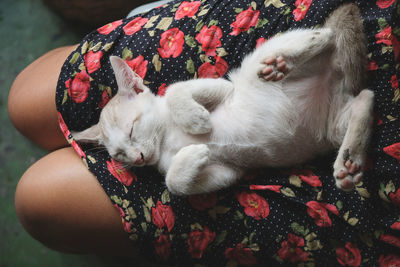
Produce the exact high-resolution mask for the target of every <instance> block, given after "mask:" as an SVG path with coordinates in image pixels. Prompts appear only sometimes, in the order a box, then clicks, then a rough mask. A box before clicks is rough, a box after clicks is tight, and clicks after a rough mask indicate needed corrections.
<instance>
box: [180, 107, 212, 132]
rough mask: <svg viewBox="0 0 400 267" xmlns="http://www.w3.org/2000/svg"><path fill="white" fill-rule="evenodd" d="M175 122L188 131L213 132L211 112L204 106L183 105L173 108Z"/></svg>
mask: <svg viewBox="0 0 400 267" xmlns="http://www.w3.org/2000/svg"><path fill="white" fill-rule="evenodd" d="M173 118H174V121H175V123H176V124H177V125H178V126H179V127H180V128H181V129H182V130H183V131H184V132H186V133H188V134H193V135H198V134H207V133H209V132H211V129H212V125H211V120H210V112H208V110H207V109H205V108H204V107H203V106H201V105H199V104H197V103H194V104H193V105H186V106H185V105H182V106H179V107H176V108H175V109H174V110H173Z"/></svg>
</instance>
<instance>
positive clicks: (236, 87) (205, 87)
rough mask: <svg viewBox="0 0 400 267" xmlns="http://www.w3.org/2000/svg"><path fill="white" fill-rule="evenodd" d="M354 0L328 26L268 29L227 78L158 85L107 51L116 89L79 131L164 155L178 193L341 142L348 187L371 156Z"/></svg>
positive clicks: (343, 181)
mask: <svg viewBox="0 0 400 267" xmlns="http://www.w3.org/2000/svg"><path fill="white" fill-rule="evenodd" d="M362 30H363V28H362V23H361V20H360V16H359V11H358V8H357V6H356V5H354V4H346V5H344V6H341V7H339V8H338V9H337V10H336V11H334V12H333V13H332V15H331V16H330V17H329V19H328V20H327V22H326V23H325V25H324V26H323V27H322V28H321V29H299V30H293V31H289V32H286V33H283V34H281V35H279V36H276V37H274V38H272V39H270V40H269V41H268V42H266V43H265V44H263V45H262V46H260V47H259V48H257V49H256V50H255V51H254V52H253V53H252V54H250V55H248V56H246V58H245V59H244V60H243V62H242V64H241V67H240V68H239V69H237V70H234V71H232V72H231V73H230V75H229V78H230V80H225V79H222V78H220V79H197V80H189V81H184V82H178V83H175V84H172V85H170V86H169V87H168V90H167V93H166V96H165V97H158V96H155V95H153V94H152V93H151V91H150V90H149V88H147V87H146V86H145V85H144V84H143V81H142V79H141V78H140V77H139V76H138V75H136V74H135V73H134V72H133V71H132V70H131V69H130V68H129V66H128V65H127V64H126V63H125V62H124V61H123V60H122V59H120V58H118V57H115V56H112V57H111V58H110V61H111V64H112V67H113V69H114V72H115V76H116V80H117V83H118V93H117V94H116V95H115V96H114V97H113V98H112V99H111V100H110V102H109V103H108V104H107V105H106V107H105V108H104V109H103V110H102V113H101V116H100V120H99V123H98V124H96V125H94V126H92V127H91V128H89V129H87V130H85V131H83V132H80V133H73V136H74V138H75V139H76V140H78V141H81V142H97V143H99V144H101V145H104V146H105V147H106V148H107V150H108V152H109V153H110V155H111V156H112V157H113V158H114V159H116V160H118V161H121V162H124V163H127V164H130V165H133V166H143V165H157V166H158V168H159V170H160V171H161V172H163V173H166V184H167V187H168V189H169V190H170V191H171V192H172V193H174V194H180V195H187V194H198V193H204V192H209V191H214V190H218V189H221V188H225V187H227V186H230V185H232V184H233V183H235V182H237V181H238V180H239V178H240V177H241V176H242V175H243V174H244V172H245V171H246V170H248V169H251V168H257V167H287V166H293V165H296V164H300V163H303V162H305V161H307V160H309V159H311V158H313V157H315V156H317V155H318V154H321V153H324V152H327V151H329V150H332V149H335V148H339V152H338V156H337V159H336V161H335V163H334V174H333V175H334V177H335V179H336V185H337V186H338V187H339V188H342V189H344V190H351V189H352V188H353V187H354V184H356V183H358V182H359V181H360V179H361V176H362V174H363V168H364V166H365V158H366V148H367V145H368V140H369V136H370V132H371V127H372V109H373V93H372V92H371V91H369V90H361V89H362V88H363V81H364V78H365V77H364V76H365V73H364V70H365V65H366V64H365V60H366V48H365V45H364V35H363V31H362Z"/></svg>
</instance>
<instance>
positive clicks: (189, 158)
mask: <svg viewBox="0 0 400 267" xmlns="http://www.w3.org/2000/svg"><path fill="white" fill-rule="evenodd" d="M209 156H210V150H209V148H208V147H207V145H204V144H199V145H189V146H186V147H183V148H182V149H181V150H179V152H178V153H177V154H176V155H175V156H174V157H173V159H172V164H171V167H170V169H169V170H168V172H167V177H166V184H167V187H168V190H169V191H170V192H171V193H172V194H175V195H191V194H193V192H197V191H196V181H197V178H198V177H199V174H200V172H201V171H202V170H203V169H204V168H205V166H206V165H207V164H208V161H209Z"/></svg>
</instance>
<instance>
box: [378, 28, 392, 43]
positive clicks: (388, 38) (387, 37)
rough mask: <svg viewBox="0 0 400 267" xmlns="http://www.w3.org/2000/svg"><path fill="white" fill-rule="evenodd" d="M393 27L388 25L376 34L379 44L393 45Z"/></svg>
mask: <svg viewBox="0 0 400 267" xmlns="http://www.w3.org/2000/svg"><path fill="white" fill-rule="evenodd" d="M392 37H393V34H392V27H386V28H384V29H383V30H382V31H380V32H379V33H377V34H376V35H375V38H376V40H377V41H376V43H377V44H385V45H392Z"/></svg>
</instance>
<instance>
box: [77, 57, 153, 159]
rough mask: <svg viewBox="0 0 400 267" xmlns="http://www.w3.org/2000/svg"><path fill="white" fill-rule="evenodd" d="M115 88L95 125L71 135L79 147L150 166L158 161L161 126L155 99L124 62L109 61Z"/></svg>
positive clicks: (115, 59) (118, 60)
mask: <svg viewBox="0 0 400 267" xmlns="http://www.w3.org/2000/svg"><path fill="white" fill-rule="evenodd" d="M110 62H111V66H112V68H113V70H114V73H115V78H116V81H117V85H118V92H117V94H116V95H115V96H114V97H113V98H112V99H111V100H110V101H109V102H108V103H107V105H106V106H105V107H104V108H103V110H102V111H101V114H100V119H99V122H98V123H97V124H96V125H93V126H92V127H90V128H88V129H86V130H84V131H82V132H75V133H72V135H73V137H74V139H75V140H77V141H78V142H81V143H97V144H99V145H102V146H105V147H106V149H107V151H108V152H109V154H110V155H111V157H113V158H114V159H116V160H117V161H120V162H123V163H126V164H129V165H133V166H143V165H153V164H156V163H157V162H158V160H159V154H160V152H159V148H160V142H161V123H160V118H159V117H158V116H157V112H156V111H155V110H156V109H155V105H156V103H155V102H156V97H155V96H154V95H153V94H152V93H151V91H150V90H149V88H148V87H146V86H145V85H144V84H143V80H142V78H141V77H139V76H138V75H137V74H136V73H135V72H134V71H133V70H132V69H131V68H130V67H129V66H128V64H126V62H125V61H124V60H122V59H121V58H119V57H116V56H111V57H110Z"/></svg>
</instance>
